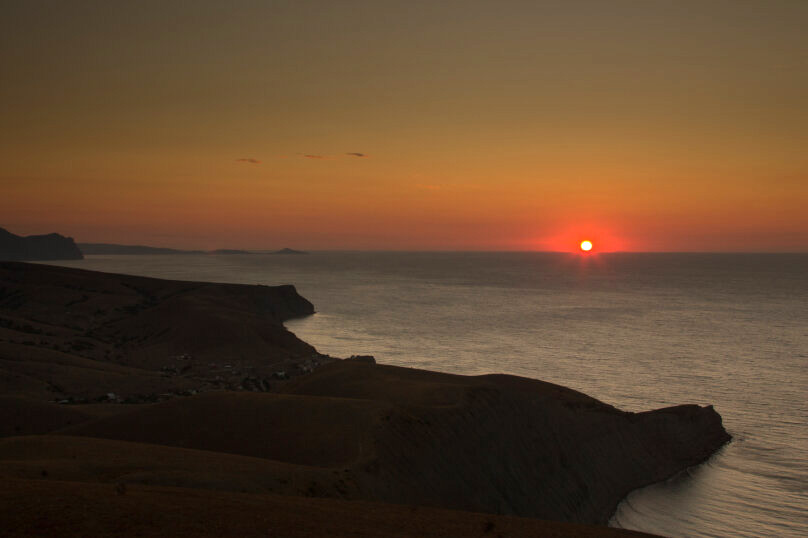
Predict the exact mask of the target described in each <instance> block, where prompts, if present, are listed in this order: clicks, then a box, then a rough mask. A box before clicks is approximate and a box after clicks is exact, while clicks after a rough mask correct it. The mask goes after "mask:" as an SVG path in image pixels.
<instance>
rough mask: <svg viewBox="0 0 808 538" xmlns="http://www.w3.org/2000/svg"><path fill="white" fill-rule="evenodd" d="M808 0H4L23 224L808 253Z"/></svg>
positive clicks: (499, 246)
mask: <svg viewBox="0 0 808 538" xmlns="http://www.w3.org/2000/svg"><path fill="white" fill-rule="evenodd" d="M805 28H808V2H807V1H805V0H794V1H786V0H779V1H778V0H760V1H750V0H729V1H723V0H697V1H688V0H680V1H673V0H670V1H668V0H631V1H627V0H610V1H602V0H591V1H587V0H563V1H538V0H532V1H517V0H510V1H508V0H503V1H497V2H494V1H481V0H464V1H457V2H456V1H450V0H447V1H440V2H435V1H434V0H432V1H428V2H420V1H415V0H409V1H406V2H403V1H402V2H395V1H383V0H375V1H351V0H346V1H340V2H334V1H305V0H297V1H288V2H287V1H269V0H264V1H230V2H221V1H210V0H195V1H194V2H186V1H183V2H175V1H171V0H162V1H159V2H154V1H150V0H141V1H138V2H110V1H108V0H107V1H90V0H88V1H76V2H63V1H53V2H47V1H37V0H25V1H16V0H11V1H6V2H4V3H3V16H2V17H0V226H2V227H4V228H7V229H8V230H9V231H12V232H14V233H18V234H22V235H28V234H38V233H49V232H54V231H55V232H60V233H62V234H65V235H69V236H72V237H74V238H75V239H76V240H77V241H80V242H115V243H124V244H148V245H155V246H171V247H179V248H211V249H212V248H249V249H274V248H280V247H287V246H288V247H294V248H301V249H382V250H570V249H574V248H576V245H577V244H578V243H579V242H580V241H581V240H583V239H591V240H592V241H593V243H594V244H595V249H596V250H600V251H612V250H631V251H800V252H805V251H808V207H807V206H808V151H806V148H808V33H806V32H805Z"/></svg>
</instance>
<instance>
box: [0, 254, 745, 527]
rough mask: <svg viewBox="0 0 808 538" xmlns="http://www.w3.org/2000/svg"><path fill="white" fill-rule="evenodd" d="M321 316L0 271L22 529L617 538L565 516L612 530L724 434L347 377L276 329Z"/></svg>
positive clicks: (455, 387) (660, 415)
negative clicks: (617, 512)
mask: <svg viewBox="0 0 808 538" xmlns="http://www.w3.org/2000/svg"><path fill="white" fill-rule="evenodd" d="M311 311H312V307H311V305H310V304H309V303H308V302H307V301H305V299H302V298H301V297H299V296H298V295H297V294H296V293H295V292H294V289H293V288H291V287H290V286H289V287H278V288H268V287H261V286H235V285H226V284H201V283H188V282H171V281H162V280H154V279H144V278H136V277H128V276H121V275H108V274H103V273H91V272H86V271H78V270H72V269H62V268H56V267H48V266H38V265H27V264H0V316H2V319H3V320H5V321H3V323H4V325H3V327H2V329H0V340H2V341H1V342H0V366H1V367H2V370H0V383H2V385H0V389H2V391H1V392H0V394H2V395H4V397H2V398H0V424H2V427H0V436H2V437H1V438H0V484H2V486H0V498H3V499H4V501H3V502H0V506H4V507H6V508H3V510H5V513H0V517H2V518H3V519H4V520H6V521H10V522H11V526H7V528H9V529H12V530H13V531H14V532H18V533H20V534H24V533H40V534H42V533H44V534H50V535H57V534H59V535H62V534H65V533H67V534H71V533H73V534H104V533H107V534H122V535H136V534H164V535H167V534H184V535H197V534H198V535H215V534H219V535H233V534H246V535H256V534H261V533H264V534H270V535H272V534H275V535H278V536H281V535H282V536H320V535H333V536H380V535H384V536H476V535H480V536H487V535H492V536H497V535H502V536H525V535H542V536H592V535H604V536H605V535H611V534H616V533H621V532H623V531H617V530H614V529H608V528H605V527H587V526H580V525H577V526H569V525H565V524H561V523H551V522H549V521H548V520H556V521H567V522H574V523H577V524H580V523H598V524H604V523H605V522H606V521H607V520H608V518H609V516H610V515H611V513H612V512H613V510H614V508H615V506H616V505H617V503H618V502H619V501H620V500H621V499H622V498H623V497H624V496H625V495H626V494H627V493H628V492H629V491H631V490H632V489H635V488H637V487H641V486H643V485H646V484H649V483H652V482H655V481H658V480H662V479H665V478H667V477H669V476H671V475H673V474H675V473H677V472H678V471H680V470H682V469H685V468H687V467H689V466H691V465H695V464H697V463H699V462H701V461H703V460H704V459H706V458H707V457H709V456H710V454H712V453H713V452H714V451H715V450H716V449H717V448H719V447H720V446H721V445H723V444H724V443H725V442H726V441H727V440H728V439H729V436H728V435H727V433H726V432H725V431H724V429H723V427H722V426H721V418H720V416H719V415H718V414H717V413H716V412H715V411H714V410H713V409H712V408H711V407H705V408H702V407H698V406H679V407H673V408H669V409H662V410H657V411H651V412H647V413H626V412H622V411H620V410H617V409H615V408H614V407H611V406H609V405H606V404H604V403H602V402H599V401H597V400H595V399H593V398H590V397H588V396H586V395H584V394H581V393H578V392H576V391H573V390H570V389H566V388H564V387H560V386H557V385H552V384H549V383H544V382H541V381H536V380H530V379H524V378H518V377H513V376H504V375H489V376H474V377H468V376H457V375H449V374H441V373H435V372H428V371H423V370H413V369H407V368H397V367H391V366H383V365H377V364H374V363H373V362H372V361H368V360H343V361H334V360H330V358H328V357H324V356H321V355H319V354H317V353H316V352H315V351H314V350H313V349H312V348H311V347H310V346H308V345H307V344H305V343H303V342H301V341H300V340H298V339H296V338H295V337H294V335H292V334H291V333H289V332H288V331H286V330H285V329H284V328H283V326H282V324H281V321H282V320H284V319H288V318H289V317H292V316H295V315H302V314H306V313H310V312H311ZM26 342H27V343H26ZM79 342H84V343H85V344H91V346H89V345H78V346H74V344H75V343H79ZM54 345H56V346H57V348H58V349H53V346H54ZM172 361H173V362H172ZM166 364H170V365H171V366H170V368H171V369H166V366H165V365H166ZM214 364H216V365H218V366H217V367H215V368H214V367H213V366H211V365H214ZM183 365H190V368H188V369H185V370H184V369H183V368H184V366H183ZM228 366H229V367H228ZM279 368H283V370H279ZM308 370H313V371H311V372H310V373H307V371H308ZM234 371H237V372H238V374H235V373H234ZM253 372H255V374H253ZM281 373H283V375H280V374H281ZM247 374H249V375H247ZM275 374H277V375H275ZM286 378H291V379H290V380H287V379H286ZM102 387H103V388H102ZM108 387H114V390H117V391H118V392H117V393H115V394H114V396H113V397H110V396H109V395H105V394H102V395H101V396H100V397H94V396H93V394H97V393H99V392H102V393H103V391H106V390H113V389H111V388H109V389H108ZM150 390H151V391H152V392H149V393H148V394H149V397H148V398H146V397H144V396H143V394H142V393H143V392H144V391H150ZM194 393H196V394H195V395H191V394H194ZM138 394H139V396H138ZM182 395H188V396H182ZM54 401H61V402H66V403H63V404H58V403H54ZM79 401H81V402H85V403H82V404H77V403H75V402H79ZM125 401H129V402H144V403H132V404H125V403H113V402H125ZM152 401H153V402H155V403H147V402H152ZM71 402H72V403H71ZM380 503H381V504H380ZM427 507H429V508H427ZM510 516H519V517H510ZM542 520H544V521H542Z"/></svg>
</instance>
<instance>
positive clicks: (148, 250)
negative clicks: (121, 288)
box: [78, 243, 308, 255]
mask: <svg viewBox="0 0 808 538" xmlns="http://www.w3.org/2000/svg"><path fill="white" fill-rule="evenodd" d="M78 247H79V248H80V249H81V252H83V253H84V254H90V255H95V254H106V255H127V254H129V255H137V254H220V255H231V254H255V252H252V251H249V250H239V249H232V248H220V249H216V250H209V251H207V250H181V249H176V248H166V247H149V246H146V245H118V244H116V243H79V244H78ZM270 254H308V252H304V251H302V250H294V249H291V248H282V249H281V250H275V251H272V252H270Z"/></svg>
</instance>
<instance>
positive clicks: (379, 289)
mask: <svg viewBox="0 0 808 538" xmlns="http://www.w3.org/2000/svg"><path fill="white" fill-rule="evenodd" d="M58 264H59V265H65V266H71V267H78V268H84V269H92V270H101V271H110V272H119V273H127V274H138V275H145V276H153V277H159V278H170V279H182V280H203V281H216V282H238V283H245V284H267V285H273V284H287V283H291V284H295V285H296V287H297V289H298V291H299V292H300V293H301V295H303V296H304V297H306V298H307V299H309V300H310V301H312V302H313V303H314V305H315V308H316V309H317V312H318V313H317V314H315V315H314V316H310V317H307V318H303V319H299V320H292V321H290V322H288V323H287V327H288V328H289V329H290V330H292V331H293V332H295V333H296V334H297V335H298V336H299V337H300V338H302V339H303V340H305V341H307V342H309V343H310V344H312V345H314V346H315V347H316V348H317V349H318V350H319V351H320V352H323V353H328V354H331V355H334V356H339V357H345V356H349V355H352V354H371V355H374V356H376V358H377V360H378V361H379V362H381V363H385V364H396V365H402V366H412V367H416V368H426V369H430V370H439V371H445V372H451V373H458V374H469V375H474V374H483V373H490V372H503V373H510V374H515V375H521V376H526V377H532V378H538V379H542V380H545V381H550V382H553V383H558V384H560V385H564V386H567V387H570V388H574V389H576V390H580V391H582V392H585V393H587V394H589V395H591V396H593V397H596V398H598V399H600V400H603V401H605V402H608V403H610V404H613V405H616V406H617V407H620V408H622V409H626V410H630V411H640V410H647V409H652V408H658V407H664V406H669V405H676V404H681V403H697V404H701V405H706V404H712V405H715V407H716V409H717V410H718V412H719V413H721V415H722V416H723V418H724V425H725V426H726V428H727V430H728V431H729V432H730V433H731V434H732V435H733V436H734V440H733V442H732V443H730V444H729V445H727V446H726V447H724V448H723V449H722V450H721V451H720V452H719V453H718V454H716V455H715V456H714V457H712V458H711V459H710V460H709V461H707V462H706V463H705V464H703V465H700V466H698V467H695V468H693V469H690V470H688V471H687V472H685V473H682V474H680V475H679V476H677V477H674V478H672V479H671V480H669V481H667V482H665V483H661V484H655V485H652V486H649V487H647V488H644V489H642V490H637V491H635V492H633V493H631V494H630V495H629V496H628V498H627V499H626V500H625V501H624V502H623V503H621V505H620V506H619V507H618V510H617V512H616V513H615V515H614V517H613V519H612V522H611V524H612V525H614V526H620V527H625V528H630V529H638V530H643V531H647V532H653V533H658V534H663V535H669V536H806V535H808V255H786V254H782V255H780V254H769V255H752V254H600V255H590V256H579V255H568V254H544V253H367V252H366V253H358V252H357V253H350V252H323V253H312V254H310V255H305V256H294V255H289V256H283V255H270V254H267V255H261V254H255V255H159V256H88V257H87V259H85V260H80V261H74V262H59V263H58Z"/></svg>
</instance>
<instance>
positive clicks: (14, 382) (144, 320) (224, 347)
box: [0, 262, 327, 402]
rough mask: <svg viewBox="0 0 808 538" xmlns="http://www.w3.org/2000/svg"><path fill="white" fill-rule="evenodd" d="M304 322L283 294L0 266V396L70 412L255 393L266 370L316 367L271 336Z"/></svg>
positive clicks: (301, 303) (307, 306) (316, 358)
mask: <svg viewBox="0 0 808 538" xmlns="http://www.w3.org/2000/svg"><path fill="white" fill-rule="evenodd" d="M313 312H314V308H313V306H312V305H311V303H309V302H308V301H307V300H306V299H304V298H303V297H301V296H300V295H298V294H297V292H296V291H295V289H294V287H293V286H276V287H268V286H247V285H236V284H211V283H198V282H180V281H169V280H158V279H150V278H142V277H132V276H124V275H114V274H107V273H96V272H90V271H82V270H79V269H69V268H64V267H54V266H48V265H38V264H37V265H34V264H22V263H14V262H4V263H0V394H14V395H17V396H28V397H34V398H44V399H54V400H70V401H74V402H81V401H91V400H95V399H99V398H100V399H107V398H108V395H109V394H112V395H113V396H112V397H109V399H114V400H122V401H123V400H131V401H144V398H145V399H146V400H149V399H151V400H154V399H155V398H158V397H159V396H160V395H161V394H171V393H179V392H187V391H201V390H209V389H211V388H231V389H238V388H239V387H242V388H247V389H252V390H267V389H268V388H269V386H270V384H271V383H272V382H274V381H273V380H272V378H273V375H275V374H276V372H283V376H282V377H290V376H294V375H296V374H299V373H302V372H303V371H305V370H308V369H310V368H311V365H313V364H315V363H318V362H320V361H323V360H327V359H326V358H325V357H322V356H321V355H319V354H318V353H317V352H316V351H315V350H314V348H313V347H311V346H310V345H308V344H306V343H305V342H302V341H300V340H299V339H297V338H296V337H295V336H294V335H293V334H292V333H290V332H289V331H287V330H286V329H285V328H284V327H283V323H282V322H283V321H284V320H287V319H289V318H292V317H296V316H302V315H307V314H311V313H313ZM276 377H277V376H276Z"/></svg>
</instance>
